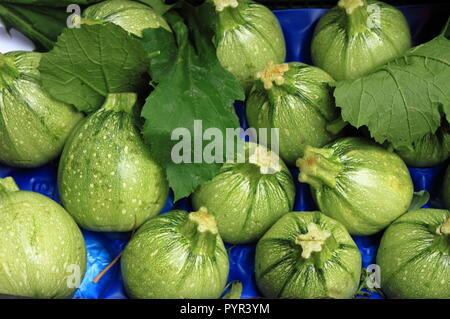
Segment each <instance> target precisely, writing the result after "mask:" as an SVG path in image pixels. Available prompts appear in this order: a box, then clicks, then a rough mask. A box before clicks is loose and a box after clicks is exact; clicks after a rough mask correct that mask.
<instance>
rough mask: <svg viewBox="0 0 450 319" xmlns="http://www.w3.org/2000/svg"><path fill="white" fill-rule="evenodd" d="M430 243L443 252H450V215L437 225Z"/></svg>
mask: <svg viewBox="0 0 450 319" xmlns="http://www.w3.org/2000/svg"><path fill="white" fill-rule="evenodd" d="M432 245H433V246H434V247H435V248H436V249H437V250H439V251H440V252H442V253H443V254H446V255H449V254H450V217H448V218H447V220H446V221H445V222H443V223H442V225H440V226H439V227H437V229H436V234H435V237H434V241H433V244H432Z"/></svg>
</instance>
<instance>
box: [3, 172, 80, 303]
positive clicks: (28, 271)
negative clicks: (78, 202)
mask: <svg viewBox="0 0 450 319" xmlns="http://www.w3.org/2000/svg"><path fill="white" fill-rule="evenodd" d="M0 261H1V262H0V294H7V295H15V296H25V297H33V298H69V297H71V296H72V295H73V294H74V293H75V290H76V289H77V285H79V284H80V283H81V281H82V279H83V276H84V273H85V271H86V247H85V244H84V239H83V236H82V234H81V232H80V229H79V228H78V226H77V224H76V223H75V222H74V221H73V219H72V218H71V217H70V215H69V214H68V213H67V212H66V211H65V210H64V209H63V208H62V207H61V206H59V205H58V204H57V203H55V202H54V201H52V200H51V199H49V198H47V197H45V196H43V195H40V194H38V193H33V192H26V191H20V190H19V188H18V187H17V185H16V184H15V182H14V180H13V179H12V178H5V179H0Z"/></svg>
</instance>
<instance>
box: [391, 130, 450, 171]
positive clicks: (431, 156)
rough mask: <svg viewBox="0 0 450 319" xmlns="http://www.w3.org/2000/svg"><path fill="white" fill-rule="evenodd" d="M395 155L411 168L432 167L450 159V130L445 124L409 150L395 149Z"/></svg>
mask: <svg viewBox="0 0 450 319" xmlns="http://www.w3.org/2000/svg"><path fill="white" fill-rule="evenodd" d="M396 151H397V154H398V155H399V156H400V157H401V158H402V159H403V160H404V161H405V163H406V164H407V165H409V166H412V167H434V166H437V165H439V164H441V163H443V162H445V161H446V160H447V159H448V158H449V157H450V129H449V125H448V124H447V125H446V126H444V127H441V128H439V129H438V130H437V132H436V133H435V134H427V135H425V136H424V137H422V138H421V139H420V140H419V141H417V142H415V143H414V144H413V145H412V147H411V148H404V149H397V150H396Z"/></svg>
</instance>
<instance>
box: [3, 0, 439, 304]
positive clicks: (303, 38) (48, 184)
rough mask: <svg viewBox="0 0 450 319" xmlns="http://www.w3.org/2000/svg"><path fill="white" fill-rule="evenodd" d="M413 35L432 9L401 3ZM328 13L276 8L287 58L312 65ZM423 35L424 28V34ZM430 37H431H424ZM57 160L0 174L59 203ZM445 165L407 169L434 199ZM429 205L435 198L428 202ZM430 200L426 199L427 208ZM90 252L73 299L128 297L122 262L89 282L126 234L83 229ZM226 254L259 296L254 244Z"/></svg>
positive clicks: (183, 204)
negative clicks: (317, 30)
mask: <svg viewBox="0 0 450 319" xmlns="http://www.w3.org/2000/svg"><path fill="white" fill-rule="evenodd" d="M401 10H402V11H403V12H404V14H405V16H406V18H407V20H408V22H409V23H410V28H411V31H412V34H413V38H414V42H415V44H417V43H419V42H420V41H421V40H422V39H424V26H425V25H426V24H427V23H428V22H429V20H430V19H431V15H432V14H431V13H432V12H433V8H432V7H429V6H405V7H401ZM325 12H326V9H298V10H280V11H275V14H276V15H277V17H278V19H279V21H280V23H281V26H282V28H283V32H284V35H285V38H286V44H287V61H300V62H305V63H311V59H310V46H309V44H310V42H311V37H312V34H313V30H314V26H315V24H316V23H317V21H318V19H319V18H320V17H321V16H322V15H323V14H324V13H325ZM425 33H426V32H425ZM426 36H428V38H431V37H432V36H434V35H426ZM235 109H236V112H237V114H238V115H239V118H240V122H241V126H242V127H243V128H244V129H246V128H247V127H248V126H247V122H246V119H245V105H244V104H243V103H236V105H235ZM56 167H57V164H56V163H52V164H49V165H46V166H44V167H42V168H38V169H31V170H25V169H14V168H9V167H4V166H0V177H6V176H12V177H14V178H15V180H16V182H17V184H18V185H19V187H20V188H21V189H22V190H30V191H34V192H38V193H41V194H43V195H46V196H48V197H50V198H52V199H54V200H55V201H57V202H59V197H58V192H57V184H56V181H57V178H56V174H57V172H56V171H57V168H56ZM443 169H444V167H443V166H440V167H436V168H430V169H415V168H411V169H410V172H411V175H412V178H413V181H414V185H415V189H416V190H422V189H424V190H428V191H429V192H430V193H431V194H432V197H433V198H434V197H436V196H437V195H438V194H437V190H438V189H439V187H440V180H439V178H440V176H441V175H442V170H443ZM291 173H292V175H293V179H294V181H295V183H296V198H295V207H294V210H296V211H309V210H315V209H316V207H315V204H314V202H313V200H312V198H311V194H310V190H309V186H308V185H306V184H303V183H300V182H298V180H297V176H298V170H296V169H292V170H291ZM431 203H433V201H431ZM430 205H431V204H430V203H428V204H427V206H430ZM171 209H185V210H190V200H189V199H187V198H185V199H182V200H180V201H178V202H176V203H174V202H173V195H172V194H169V199H168V200H167V203H166V206H165V207H164V209H163V211H162V213H163V212H167V211H169V210H171ZM83 235H84V239H85V241H86V247H87V252H88V265H87V272H86V275H85V277H84V280H83V282H82V284H81V287H80V288H79V289H78V290H77V292H76V293H75V295H74V298H82V299H123V298H127V296H126V294H125V291H124V287H123V284H122V278H121V273H120V263H117V264H116V265H115V266H113V267H112V268H111V269H110V270H109V271H108V272H107V273H106V274H105V275H104V276H103V277H102V279H101V280H100V281H99V282H98V283H97V284H96V283H94V282H93V280H94V279H95V278H96V277H97V276H98V275H99V274H100V272H101V271H102V270H103V269H105V268H106V266H108V265H109V264H110V263H111V262H112V261H113V260H114V258H116V257H117V256H118V255H119V254H120V253H121V252H122V250H123V249H124V247H125V245H126V243H127V241H128V240H129V237H130V234H129V233H96V232H91V231H85V230H83ZM354 240H355V242H356V244H357V245H358V247H359V249H360V251H361V254H362V257H363V267H367V266H368V265H370V264H373V263H375V256H376V251H377V247H378V244H379V240H380V235H379V234H378V235H375V236H369V237H364V236H354ZM227 249H228V252H229V257H230V275H229V281H231V280H239V281H241V282H242V283H243V294H242V298H258V297H260V294H259V292H258V289H257V287H256V283H255V279H254V255H255V245H240V246H230V245H227ZM370 298H373V299H377V298H381V297H380V296H379V295H377V294H371V296H370Z"/></svg>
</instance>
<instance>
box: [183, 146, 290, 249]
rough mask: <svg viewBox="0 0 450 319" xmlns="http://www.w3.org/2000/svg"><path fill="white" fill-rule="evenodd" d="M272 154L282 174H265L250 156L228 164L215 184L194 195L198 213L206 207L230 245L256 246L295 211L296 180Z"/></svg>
mask: <svg viewBox="0 0 450 319" xmlns="http://www.w3.org/2000/svg"><path fill="white" fill-rule="evenodd" d="M250 144H253V143H246V149H247V150H248V146H249V145H250ZM253 145H256V144H253ZM258 147H260V148H262V146H258ZM264 149H265V148H264ZM271 154H272V156H273V157H274V158H275V159H277V160H278V161H279V164H280V166H279V171H277V172H274V173H271V174H264V173H263V172H262V171H261V166H259V165H258V164H256V163H251V162H250V160H249V156H250V155H249V152H246V156H247V157H246V160H245V162H244V163H237V162H234V163H225V164H224V165H223V166H222V168H221V169H220V171H219V173H218V174H217V175H216V176H215V177H214V178H213V179H212V180H210V181H208V182H206V183H204V184H203V185H201V186H200V187H199V188H198V189H197V190H196V191H195V192H194V194H193V195H192V205H193V207H194V209H199V208H200V207H202V206H204V207H206V208H207V209H208V211H209V212H210V213H211V214H213V215H214V216H215V217H216V220H217V225H218V227H219V231H220V235H221V236H222V238H223V240H224V241H225V242H226V243H230V244H245V243H251V242H255V241H256V240H258V239H259V238H260V237H261V236H262V235H263V234H264V233H265V232H266V231H267V230H268V229H269V228H270V226H272V225H273V224H274V223H275V222H276V221H277V220H278V219H279V218H280V217H281V216H283V215H284V214H286V213H287V212H289V211H291V210H292V208H293V206H294V199H295V185H294V183H293V181H292V176H291V174H290V172H289V170H288V169H287V167H286V166H285V164H284V163H283V162H282V160H281V159H280V158H279V157H278V156H276V155H275V154H274V153H271Z"/></svg>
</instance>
